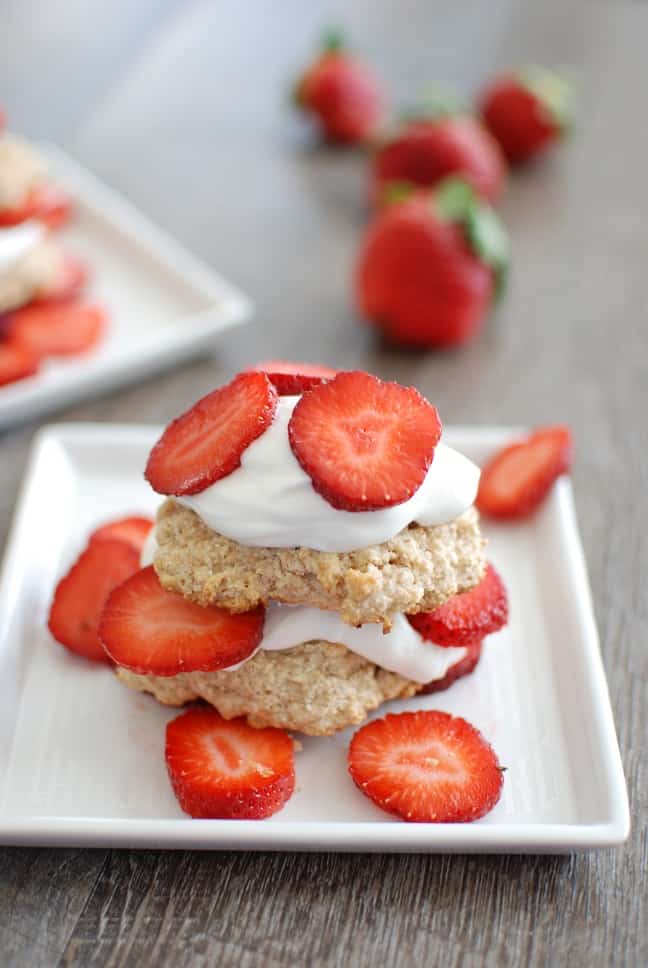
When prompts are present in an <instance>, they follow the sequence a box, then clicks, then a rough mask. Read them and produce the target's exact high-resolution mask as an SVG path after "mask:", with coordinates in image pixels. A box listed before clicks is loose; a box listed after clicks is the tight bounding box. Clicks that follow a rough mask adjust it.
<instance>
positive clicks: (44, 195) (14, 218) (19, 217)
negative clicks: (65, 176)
mask: <svg viewBox="0 0 648 968" xmlns="http://www.w3.org/2000/svg"><path fill="white" fill-rule="evenodd" d="M71 211H72V200H71V198H70V196H69V195H68V194H67V193H66V192H65V191H63V189H62V188H58V187H56V186H55V185H37V186H36V187H35V188H32V189H31V191H30V192H29V193H28V194H27V196H26V197H25V198H24V200H23V201H22V202H21V203H20V204H19V205H13V206H12V207H11V208H3V209H2V210H1V211H0V228H7V227H9V226H11V225H19V224H20V223H21V222H24V221H26V220H27V219H28V218H36V219H38V221H39V222H43V223H44V224H45V225H47V227H48V228H50V229H57V228H60V226H61V225H64V224H65V222H67V221H68V219H69V217H70V214H71Z"/></svg>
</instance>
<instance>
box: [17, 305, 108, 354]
mask: <svg viewBox="0 0 648 968" xmlns="http://www.w3.org/2000/svg"><path fill="white" fill-rule="evenodd" d="M105 328H106V313H105V311H104V310H103V309H102V308H101V306H97V305H89V304H87V303H66V302H61V303H58V302H55V303H43V304H42V305H37V304H35V303H34V304H32V305H29V306H25V307H24V308H23V309H17V310H16V311H15V312H14V313H12V315H11V323H10V327H9V339H10V342H11V343H12V344H13V345H14V346H19V347H20V348H21V349H24V350H28V351H30V352H31V353H33V354H34V356H36V357H38V359H43V358H44V357H46V356H78V355H79V354H80V353H85V352H87V351H88V350H90V349H92V348H93V347H94V346H96V344H97V343H98V342H99V340H100V339H101V337H102V335H103V333H104V330H105Z"/></svg>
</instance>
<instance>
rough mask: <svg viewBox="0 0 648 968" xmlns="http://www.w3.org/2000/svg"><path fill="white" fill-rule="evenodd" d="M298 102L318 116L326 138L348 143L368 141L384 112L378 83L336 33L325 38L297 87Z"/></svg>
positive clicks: (299, 105) (307, 110) (302, 107)
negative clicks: (350, 52)
mask: <svg viewBox="0 0 648 968" xmlns="http://www.w3.org/2000/svg"><path fill="white" fill-rule="evenodd" d="M295 101H296V103H297V106H298V107H299V108H301V109H302V110H303V111H306V112H308V113H310V114H313V115H315V117H316V118H317V119H318V121H319V123H320V125H321V128H322V132H323V134H324V135H325V137H326V138H328V139H329V140H330V141H337V142H340V143H346V144H353V143H356V142H362V141H365V140H366V139H367V138H369V136H370V135H371V134H372V133H373V132H374V131H375V130H376V128H377V126H378V123H379V122H380V119H381V117H382V113H383V98H382V93H381V90H380V86H379V84H378V81H377V80H376V78H375V77H374V75H373V73H372V72H371V71H370V70H369V68H368V67H367V66H366V65H365V64H362V63H361V62H360V61H359V60H357V59H356V58H355V57H353V56H352V55H351V54H349V53H348V52H347V51H346V50H344V48H343V46H342V42H341V38H340V37H339V36H338V34H337V33H336V34H331V35H329V36H328V37H327V38H326V41H325V43H324V46H323V50H322V52H321V54H320V55H319V57H318V58H317V59H316V61H315V63H314V64H313V65H312V66H311V67H310V68H309V69H308V70H307V71H306V73H305V74H304V75H303V77H302V78H301V80H300V81H299V83H298V84H297V87H296V89H295Z"/></svg>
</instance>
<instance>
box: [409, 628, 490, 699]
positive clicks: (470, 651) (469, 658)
mask: <svg viewBox="0 0 648 968" xmlns="http://www.w3.org/2000/svg"><path fill="white" fill-rule="evenodd" d="M482 645H483V640H482V639H478V640H477V641H476V642H471V643H470V644H468V643H467V644H466V646H465V648H466V654H465V656H464V657H463V659H459V661H458V662H455V664H454V665H451V666H450V668H449V669H448V671H447V672H446V674H445V675H444V676H443V678H442V679H435V680H434V681H433V682H428V683H427V684H426V685H425V686H423V688H422V689H421V694H425V693H431V692H443V690H444V689H449V688H450V686H451V685H452V684H453V683H454V682H456V681H457V679H461V678H462V676H467V675H470V673H471V672H473V670H474V669H475V666H476V665H477V663H478V662H479V660H480V659H481V650H482Z"/></svg>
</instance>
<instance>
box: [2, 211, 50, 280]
mask: <svg viewBox="0 0 648 968" xmlns="http://www.w3.org/2000/svg"><path fill="white" fill-rule="evenodd" d="M44 236H45V228H44V226H43V225H42V224H41V223H40V222H36V221H35V220H34V219H29V220H28V221H27V222H22V223H21V224H20V225H15V226H12V227H11V228H7V229H0V276H1V275H2V274H3V273H5V272H8V271H9V270H10V269H11V268H12V267H13V266H14V265H15V264H16V262H19V261H20V260H21V259H22V258H23V256H25V255H27V253H28V252H30V251H31V250H32V249H33V248H34V246H36V245H38V243H39V242H41V240H42V239H43V238H44Z"/></svg>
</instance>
